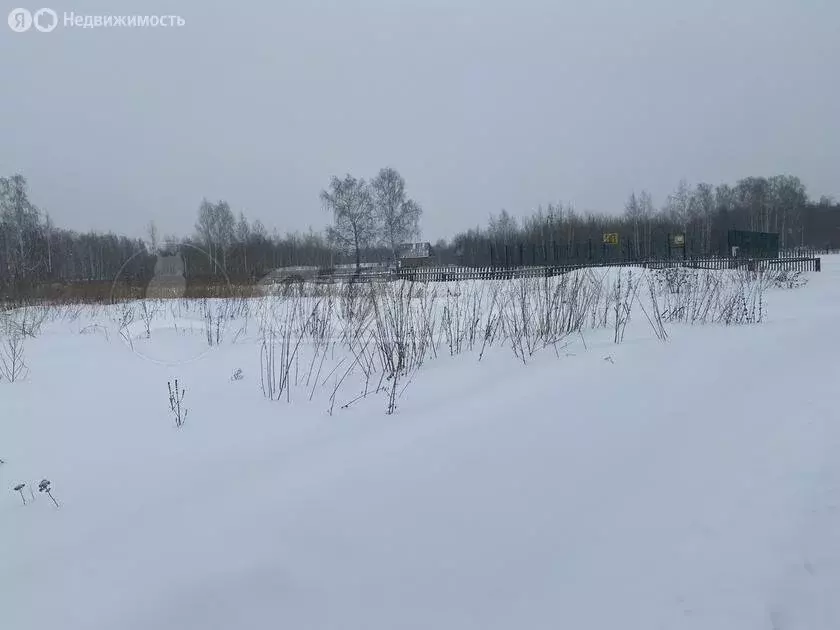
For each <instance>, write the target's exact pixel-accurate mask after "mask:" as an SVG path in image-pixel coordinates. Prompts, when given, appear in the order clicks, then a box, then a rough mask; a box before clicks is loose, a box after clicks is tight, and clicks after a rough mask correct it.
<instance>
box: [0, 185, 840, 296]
mask: <svg viewBox="0 0 840 630" xmlns="http://www.w3.org/2000/svg"><path fill="white" fill-rule="evenodd" d="M387 171H389V169H383V171H381V172H380V175H379V176H378V177H377V178H376V179H374V180H371V182H370V189H369V188H368V184H367V183H365V182H364V180H355V179H353V178H351V177H350V176H349V175H348V176H347V178H345V179H344V180H339V179H337V178H333V182H332V184H331V188H330V189H329V190H327V191H322V200H323V201H324V202H325V207H326V209H327V210H331V211H332V218H333V226H332V227H329V228H327V230H325V231H324V233H320V232H313V231H310V232H309V233H305V234H286V235H282V236H281V235H280V234H279V233H278V232H276V231H275V232H274V233H272V234H269V233H268V232H267V231H266V229H265V227H264V226H263V224H262V223H261V222H260V221H259V220H254V221H249V220H248V218H247V217H245V215H244V214H242V213H241V212H240V213H238V214H234V212H233V210H232V209H231V206H230V205H229V204H228V203H227V202H226V201H219V202H216V203H210V202H208V201H207V200H204V201H202V202H201V203H200V204H198V212H197V223H196V232H195V234H193V235H189V236H183V237H173V236H166V237H161V236H160V235H159V234H158V233H157V229H156V227H155V226H154V224H151V223H150V224H149V227H148V233H147V234H146V237H145V238H144V239H140V238H128V237H126V236H119V235H116V234H111V233H109V234H100V233H95V232H88V233H79V232H75V231H72V230H67V229H63V228H60V227H57V226H55V225H54V224H53V222H52V220H51V219H50V216H49V215H48V214H46V213H44V212H41V211H40V210H39V209H38V208H37V207H36V206H35V205H34V204H33V203H32V202H31V201H30V195H29V187H28V182H27V180H26V179H25V178H24V177H22V176H20V175H13V176H11V177H8V178H6V177H2V178H0V296H3V295H5V296H10V295H20V294H25V293H26V292H27V290H29V289H31V288H32V287H37V286H43V285H57V284H72V283H85V282H88V283H89V282H99V283H104V282H113V281H115V279H119V280H120V281H121V282H129V283H137V284H143V283H145V282H148V281H149V280H150V279H151V277H152V276H153V272H154V263H155V259H156V254H157V253H169V254H172V253H175V252H176V251H179V252H180V253H181V254H182V256H183V258H184V260H185V263H186V265H185V267H186V275H187V278H188V279H189V278H198V277H201V278H217V279H218V278H226V279H228V280H230V281H231V282H237V283H246V282H253V281H256V280H258V279H260V278H261V277H263V276H264V275H265V274H267V273H268V272H269V271H271V270H272V269H275V268H278V267H283V266H296V265H316V266H320V267H328V266H331V265H335V264H339V263H353V262H360V261H387V260H389V259H391V258H393V255H394V254H393V252H394V242H395V239H398V237H400V236H402V235H408V236H411V237H415V238H418V239H419V232H418V230H417V229H416V227H417V224H418V220H419V217H420V213H421V209H420V207H419V205H417V204H414V202H413V201H411V200H410V199H407V198H406V197H405V194H404V190H403V188H404V181H402V178H401V177H399V174H398V173H396V172H395V171H391V172H387ZM383 174H384V175H385V176H388V177H390V178H391V179H388V177H386V178H385V181H382V180H383ZM376 184H380V185H382V186H384V187H382V188H381V189H377V188H376V187H375V185H376ZM389 185H391V188H388V186H389ZM394 190H397V192H399V193H400V194H401V195H402V197H401V198H400V200H398V201H399V203H398V204H397V210H399V212H398V213H397V214H398V215H399V216H397V218H400V217H401V216H402V215H404V216H408V217H410V219H411V221H412V222H413V223H411V225H407V226H402V227H401V228H400V229H401V230H402V232H400V229H396V230H395V231H394V230H392V232H391V234H390V242H389V241H388V238H387V236H388V235H386V234H384V233H383V232H382V230H380V231H379V232H376V233H374V231H373V227H372V226H373V223H371V224H370V225H371V231H369V233H367V234H366V235H365V236H366V237H365V238H363V239H359V238H356V239H355V244H354V242H353V238H352V237H353V234H354V233H353V231H352V230H353V229H354V226H353V225H351V223H352V222H351V223H348V222H347V220H346V219H347V218H348V216H349V217H350V218H351V219H354V215H352V214H351V215H342V214H341V212H340V209H341V207H342V206H341V203H342V202H347V203H350V204H357V207H363V208H368V207H369V208H371V209H372V210H371V211H373V210H375V209H376V203H377V199H379V198H382V199H385V201H386V202H387V194H389V193H393V191H394ZM377 191H379V192H380V193H382V194H381V195H380V196H379V197H377V195H376V193H377ZM342 195H343V196H342ZM382 195H385V196H384V197H383V196H382ZM360 200H361V201H360ZM358 204H361V205H358ZM399 204H402V205H401V206H400V205H399ZM400 208H401V209H402V210H400ZM400 212H401V213H402V215H400ZM328 218H329V217H328V215H326V214H325V219H328ZM386 218H387V217H386ZM394 220H395V219H394V217H393V216H392V217H391V221H392V224H393V222H394ZM387 227H388V225H387V224H386V230H385V231H387ZM392 227H393V225H392ZM398 227H399V226H398ZM730 229H742V230H755V231H762V232H773V233H778V234H779V241H780V245H781V247H782V248H783V249H788V250H789V249H797V248H805V249H817V250H824V249H840V203H838V202H836V201H835V200H834V199H831V198H827V197H823V198H821V199H819V200H813V199H810V198H809V197H808V195H807V192H806V189H805V186H804V185H803V184H802V182H801V181H800V179H799V178H798V177H793V176H788V175H780V176H775V177H769V178H765V177H748V178H745V179H742V180H740V181H738V182H737V183H736V184H734V185H729V184H721V185H717V186H713V185H710V184H704V183H700V184H697V185H694V186H691V185H689V184H688V183H686V182H685V181H683V182H680V183H679V185H678V186H677V188H676V190H675V191H674V192H673V193H672V194H670V195H669V196H668V197H667V199H666V200H665V202H664V203H663V204H662V205H660V206H659V207H657V206H656V205H655V204H654V202H653V199H652V197H651V195H650V194H649V193H648V192H646V191H644V190H641V191H639V192H638V193H632V194H631V195H630V196H629V198H628V199H627V201H626V203H625V206H624V208H623V211H622V212H621V213H616V214H606V213H604V214H593V213H586V214H583V213H579V212H576V211H575V210H574V209H573V208H572V207H571V206H567V205H564V204H562V203H558V204H548V205H547V206H546V207H545V208H539V209H537V211H536V212H535V213H534V214H533V215H532V216H530V217H527V218H524V219H517V218H515V217H514V216H512V215H511V214H509V213H508V212H506V211H504V210H502V211H501V212H500V213H499V214H497V215H493V214H491V215H490V216H489V219H488V222H487V224H486V225H484V226H478V227H476V228H474V229H471V230H468V231H466V232H463V233H460V234H456V235H454V236H453V237H452V238H451V239H448V240H439V241H437V242H436V243H433V247H434V252H435V257H436V262H438V263H440V264H465V265H472V266H484V265H491V264H494V265H501V264H510V263H515V264H518V263H519V262H520V259H521V258H522V257H523V252H525V253H524V257H525V259H524V260H522V261H521V262H525V263H527V262H530V261H529V260H528V258H529V257H533V259H534V260H535V261H536V260H537V258H538V256H539V260H543V259H544V260H557V259H558V258H559V259H560V260H563V259H565V258H572V257H575V256H578V257H579V256H581V255H582V254H581V251H585V250H586V249H587V248H591V247H592V245H591V243H592V242H594V243H597V246H598V247H600V246H601V243H602V235H603V234H604V233H618V234H619V235H620V248H621V251H622V254H623V255H624V256H626V257H628V258H646V257H660V256H665V255H668V254H669V253H672V252H670V251H669V250H670V248H669V239H670V238H671V237H672V236H673V235H676V234H682V235H684V239H685V250H686V252H687V253H688V254H689V255H692V256H694V255H715V254H725V253H726V234H727V232H728V230H730ZM342 230H344V232H342ZM347 230H349V231H347ZM357 234H358V233H357ZM376 234H378V236H376ZM347 235H349V238H348V237H347ZM354 247H355V249H354ZM536 252H539V254H537V253H536ZM208 254H210V255H209V256H208ZM517 256H518V257H519V258H517Z"/></svg>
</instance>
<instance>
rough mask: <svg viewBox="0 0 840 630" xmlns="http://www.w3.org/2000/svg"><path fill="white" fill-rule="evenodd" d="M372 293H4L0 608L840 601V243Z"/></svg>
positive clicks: (821, 607)
mask: <svg viewBox="0 0 840 630" xmlns="http://www.w3.org/2000/svg"><path fill="white" fill-rule="evenodd" d="M369 291H371V289H359V290H358V292H357V293H356V294H350V293H349V292H348V291H347V290H343V291H342V290H338V289H325V288H315V287H306V288H305V289H304V291H303V295H297V294H296V295H291V296H283V295H280V296H275V297H267V298H264V299H250V300H245V299H241V300H229V301H215V302H214V301H209V302H201V301H193V302H187V301H184V300H168V301H166V300H150V301H147V302H142V303H133V304H126V305H111V306H108V307H90V306H85V307H71V306H63V307H60V308H59V307H55V308H50V309H44V308H29V309H26V310H17V311H8V312H6V313H5V314H3V315H2V318H0V319H2V322H0V323H2V328H0V343H2V344H3V348H4V350H3V354H0V357H5V358H6V365H7V369H6V370H5V371H6V372H7V373H6V374H5V377H4V378H3V379H2V381H0V458H1V459H2V460H4V463H3V464H0V628H2V629H3V630H6V629H8V630H49V629H61V630H100V629H101V630H116V629H120V630H151V629H154V630H185V629H192V628H195V629H201V630H215V629H248V630H256V629H263V628H265V629H268V628H272V629H273V628H288V629H293V630H322V629H323V630H327V629H330V630H380V629H381V630H414V629H417V630H421V629H422V630H450V629H452V630H455V629H458V630H468V629H469V630H472V629H475V630H495V629H499V630H502V629H504V630H510V629H517V630H518V629H522V630H542V629H545V630H549V629H550V630H557V629H558V628H569V629H574V630H583V629H589V628H592V629H596V628H598V629H601V628H603V629H610V630H612V629H619V628H621V629H628V630H629V629H638V630H656V629H660V628H663V629H678V630H680V629H689V628H690V629H703V630H708V629H712V628H714V629H716V630H727V629H733V630H734V629H736V628H737V629H738V630H746V629H756V630H758V629H762V630H773V629H778V630H782V629H800V628H801V629H823V628H825V629H836V628H840V599H839V598H837V597H836V595H837V592H838V591H837V589H838V585H840V456H838V453H840V411H838V404H837V401H838V394H840V325H838V323H840V257H825V258H823V272H822V273H814V274H806V275H804V276H802V277H801V278H785V279H780V278H770V277H752V276H748V275H746V274H738V273H732V272H686V273H678V272H667V273H666V272H650V271H643V270H633V271H629V270H621V271H617V270H611V271H607V270H604V271H596V272H593V273H589V272H579V273H575V274H571V275H569V276H564V277H563V278H557V279H552V280H550V281H540V280H535V281H529V282H519V281H512V282H489V281H488V282H471V283H463V284H461V285H453V284H450V285H446V284H439V285H428V286H426V287H415V288H410V287H409V285H396V284H395V285H386V286H379V287H375V288H374V289H373V292H374V293H373V295H371V294H369ZM12 355H15V357H18V356H19V357H22V358H23V360H24V363H25V366H24V365H22V364H16V365H20V369H18V370H17V374H16V375H15V376H16V378H15V382H9V381H10V378H9V376H10V375H9V374H8V372H9V369H8V365H9V359H10V356H12ZM238 370H241V372H239V373H238V375H235V373H236V372H237V371H238ZM176 378H177V379H178V383H179V390H178V392H175V396H176V398H177V397H179V396H180V391H182V390H181V388H183V391H184V395H183V401H182V403H181V404H182V411H183V409H186V410H188V411H187V413H186V418H185V421H184V424H183V426H181V427H180V428H177V427H176V421H175V415H174V414H173V413H172V411H171V409H170V400H169V391H168V388H167V383H168V382H172V383H173V385H174V379H176ZM182 417H183V412H182ZM43 478H46V479H49V480H50V482H51V494H52V497H53V498H54V499H55V501H57V503H58V504H59V506H60V507H56V505H55V504H54V503H53V501H52V500H51V498H50V497H49V496H47V495H46V494H45V493H41V492H39V490H38V484H39V482H40V481H41V479H43ZM20 483H25V484H27V485H26V486H25V487H24V488H22V489H21V491H20V492H17V491H15V490H14V488H15V487H16V486H18V484H20ZM24 500H25V502H26V504H25V505H24V503H23V502H24Z"/></svg>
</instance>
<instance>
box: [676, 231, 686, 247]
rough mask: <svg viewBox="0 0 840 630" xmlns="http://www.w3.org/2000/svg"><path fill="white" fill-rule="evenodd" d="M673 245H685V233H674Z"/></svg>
mask: <svg viewBox="0 0 840 630" xmlns="http://www.w3.org/2000/svg"><path fill="white" fill-rule="evenodd" d="M674 247H685V234H674Z"/></svg>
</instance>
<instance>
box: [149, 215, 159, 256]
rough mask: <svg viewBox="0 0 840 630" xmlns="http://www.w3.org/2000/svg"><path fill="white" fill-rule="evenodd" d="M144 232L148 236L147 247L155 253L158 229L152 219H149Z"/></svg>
mask: <svg viewBox="0 0 840 630" xmlns="http://www.w3.org/2000/svg"><path fill="white" fill-rule="evenodd" d="M146 234H148V236H149V249H150V250H151V252H152V253H153V254H156V253H157V250H158V229H157V226H156V225H155V222H154V221H149V225H148V226H147V227H146Z"/></svg>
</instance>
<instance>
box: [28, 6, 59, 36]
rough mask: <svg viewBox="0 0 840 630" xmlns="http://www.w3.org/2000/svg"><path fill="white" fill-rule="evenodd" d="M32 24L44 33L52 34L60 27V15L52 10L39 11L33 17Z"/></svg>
mask: <svg viewBox="0 0 840 630" xmlns="http://www.w3.org/2000/svg"><path fill="white" fill-rule="evenodd" d="M32 24H33V25H34V26H35V28H36V29H38V30H39V31H41V32H42V33H52V32H53V31H54V30H55V27H56V26H58V14H57V13H56V12H55V11H53V10H52V9H38V10H37V11H36V12H35V15H34V16H33V17H32Z"/></svg>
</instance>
